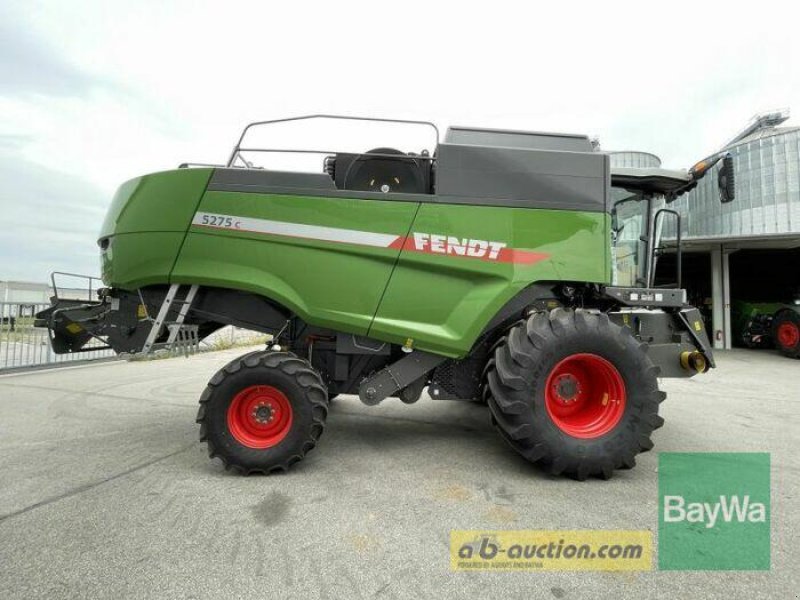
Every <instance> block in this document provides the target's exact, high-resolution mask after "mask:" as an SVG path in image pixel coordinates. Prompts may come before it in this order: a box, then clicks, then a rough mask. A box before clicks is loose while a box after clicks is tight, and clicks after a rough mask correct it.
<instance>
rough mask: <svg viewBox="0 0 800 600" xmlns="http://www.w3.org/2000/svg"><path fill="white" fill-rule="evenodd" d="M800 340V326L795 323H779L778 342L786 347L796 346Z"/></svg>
mask: <svg viewBox="0 0 800 600" xmlns="http://www.w3.org/2000/svg"><path fill="white" fill-rule="evenodd" d="M797 342H800V328H798V327H797V325H795V324H794V323H789V322H787V323H781V324H780V325H778V343H779V344H780V345H781V346H783V347H784V348H794V347H795V346H797Z"/></svg>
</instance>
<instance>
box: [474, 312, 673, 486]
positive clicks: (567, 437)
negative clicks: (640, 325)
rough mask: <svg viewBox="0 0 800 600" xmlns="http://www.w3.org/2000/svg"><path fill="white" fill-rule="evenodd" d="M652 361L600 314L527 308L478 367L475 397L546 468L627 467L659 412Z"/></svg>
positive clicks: (600, 472) (582, 475)
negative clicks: (481, 382) (482, 373)
mask: <svg viewBox="0 0 800 600" xmlns="http://www.w3.org/2000/svg"><path fill="white" fill-rule="evenodd" d="M658 372H659V371H658V367H656V366H655V365H653V362H652V361H651V360H650V358H649V357H648V355H647V352H646V350H645V348H644V344H643V343H642V342H641V341H639V340H637V339H636V338H635V337H634V336H633V334H632V333H631V331H630V329H628V328H627V327H621V326H619V325H616V324H614V323H612V322H611V321H610V320H609V318H608V316H607V315H605V314H602V313H591V312H588V311H577V312H575V311H571V310H564V309H556V310H554V311H552V312H550V313H549V314H546V313H536V314H534V315H532V316H530V317H529V318H528V320H527V321H524V322H520V323H518V324H517V325H515V326H514V327H512V328H511V330H510V331H509V332H508V335H507V336H506V337H505V341H504V342H503V343H501V344H500V345H499V346H498V347H497V349H496V350H495V352H494V357H493V359H492V360H490V361H489V364H488V365H487V376H486V382H487V383H486V389H485V397H486V399H487V401H488V404H489V410H490V411H491V413H492V421H493V422H494V424H495V427H496V428H497V430H498V431H499V432H500V434H501V435H502V436H503V438H504V439H505V440H506V441H507V442H508V443H509V445H510V446H511V447H512V448H513V449H514V450H516V451H517V452H518V453H520V454H521V455H522V456H524V457H525V458H527V459H528V460H530V461H531V462H540V463H542V464H544V465H546V466H547V467H548V468H549V470H550V472H551V473H553V474H554V475H558V474H560V473H566V474H568V475H571V476H573V477H575V478H576V479H579V480H583V479H586V478H587V477H589V476H593V475H594V476H598V477H603V478H606V479H607V478H609V477H611V475H612V473H613V472H614V470H615V469H624V468H630V467H633V466H634V465H635V464H636V459H635V457H636V455H637V454H639V453H640V452H644V451H646V450H649V449H650V448H652V447H653V442H652V441H651V439H650V437H651V435H652V433H653V431H654V430H655V429H658V428H659V427H661V425H662V424H663V423H664V420H663V419H662V418H661V417H659V416H658V406H659V403H660V402H661V401H662V400H663V399H664V398H665V397H666V394H664V393H663V392H660V391H659V389H658V380H657V378H656V377H657V375H658Z"/></svg>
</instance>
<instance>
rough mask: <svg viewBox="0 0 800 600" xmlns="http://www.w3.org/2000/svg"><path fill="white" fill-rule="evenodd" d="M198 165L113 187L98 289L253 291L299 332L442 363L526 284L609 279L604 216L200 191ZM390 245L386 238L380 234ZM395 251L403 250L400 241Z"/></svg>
mask: <svg viewBox="0 0 800 600" xmlns="http://www.w3.org/2000/svg"><path fill="white" fill-rule="evenodd" d="M211 173H212V170H211V169H181V170H178V171H167V172H163V173H155V174H152V175H147V176H144V177H140V178H137V179H134V180H132V181H129V182H127V183H125V184H124V185H123V186H122V187H121V188H120V190H119V191H118V192H117V195H116V196H115V198H114V201H113V203H112V206H111V208H110V210H109V214H108V217H107V218H106V222H105V223H104V225H103V230H102V233H101V237H106V236H111V244H110V245H109V247H108V249H107V250H105V251H104V261H103V262H104V265H103V275H104V281H105V282H106V284H107V285H112V286H115V287H122V288H125V289H134V288H136V287H140V286H143V285H149V284H155V283H185V284H200V285H208V286H216V287H222V288H231V289H237V290H245V291H250V292H253V293H256V294H260V295H263V296H266V297H268V298H270V299H272V300H274V301H275V302H278V303H280V304H282V305H284V306H286V307H287V308H288V309H290V310H292V311H293V312H294V313H296V314H297V315H298V316H299V317H300V318H302V319H303V320H304V321H306V322H308V323H309V324H312V325H315V326H319V327H326V328H331V329H335V330H337V331H343V332H349V333H355V334H359V335H369V336H371V337H374V338H377V339H381V340H385V341H389V342H393V343H399V344H404V343H406V341H407V340H409V339H411V340H413V345H414V347H415V348H418V349H421V350H426V351H430V352H436V353H439V354H443V355H446V356H451V357H460V356H464V355H465V354H467V353H468V352H469V350H470V348H471V347H472V345H473V343H474V342H475V340H476V338H477V337H478V335H479V334H480V332H481V330H482V329H483V328H484V327H485V326H486V325H487V324H488V323H489V321H491V319H492V318H493V317H494V316H495V315H496V314H497V312H498V311H499V310H500V308H501V307H502V306H503V305H504V304H505V303H506V302H508V301H509V300H510V299H512V298H513V297H514V296H515V295H516V294H517V293H519V292H520V291H521V290H523V289H524V288H525V287H527V286H529V285H531V284H532V283H535V282H537V281H576V282H596V283H608V282H609V281H610V268H611V265H610V262H609V261H610V259H609V248H608V246H609V240H610V234H609V226H610V223H609V217H608V215H606V214H605V213H598V212H579V211H568V210H563V211H562V210H549V209H548V210H545V209H523V208H503V207H489V206H471V205H456V204H445V203H441V202H436V201H432V200H435V198H431V197H428V198H426V200H427V201H426V202H422V203H417V202H413V201H412V202H408V201H392V200H389V199H354V198H343V197H314V196H301V195H289V194H268V193H251V192H225V191H208V192H205V193H204V190H205V188H206V186H207V183H208V180H209V178H210V176H211ZM195 212H203V213H212V214H221V215H233V216H236V217H242V218H255V219H264V220H269V221H271V222H276V221H277V222H284V223H292V224H304V225H312V226H318V227H326V228H337V229H340V230H355V231H358V232H370V233H377V234H384V235H388V236H396V237H397V238H398V239H401V240H402V239H405V238H406V237H407V236H410V235H411V234H412V232H424V233H426V234H429V235H437V236H453V237H456V238H459V239H467V238H468V239H477V240H494V241H497V242H502V243H505V244H507V246H508V247H509V248H513V249H515V250H527V251H533V252H537V253H545V254H547V255H548V256H547V257H546V258H544V259H543V260H540V261H538V262H535V263H533V264H522V263H514V262H498V261H493V260H482V259H473V258H465V257H463V256H453V255H450V254H430V253H425V252H418V251H414V250H408V249H404V250H402V251H401V250H400V246H398V245H391V246H388V245H387V246H386V247H378V246H375V245H359V244H358V243H348V242H344V243H343V242H341V241H336V242H328V241H322V240H319V239H308V238H302V237H287V236H286V235H273V234H267V233H263V232H261V233H257V232H251V231H236V230H231V229H212V228H203V227H197V226H192V225H191V222H192V219H193V217H194V215H195ZM390 239H391V238H390ZM401 245H402V244H401Z"/></svg>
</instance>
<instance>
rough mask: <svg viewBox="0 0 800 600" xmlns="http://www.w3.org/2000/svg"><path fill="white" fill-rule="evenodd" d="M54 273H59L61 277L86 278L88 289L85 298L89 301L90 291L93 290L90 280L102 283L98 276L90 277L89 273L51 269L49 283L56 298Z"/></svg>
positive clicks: (56, 289)
mask: <svg viewBox="0 0 800 600" xmlns="http://www.w3.org/2000/svg"><path fill="white" fill-rule="evenodd" d="M56 275H61V276H63V277H74V278H76V279H86V280H88V281H89V289H88V292H89V297H88V298H87V300H88V301H90V302H91V301H92V291H93V290H92V281H99V282H100V283H101V284H102V283H103V280H102V279H101V278H100V277H92V276H91V275H80V274H79V273H67V272H65V271H53V272H52V273H50V283H51V284H52V286H53V294H54V296H55V298H56V300H58V299H59V298H58V286H57V285H56ZM100 287H101V286H98V287H97V289H100ZM81 291H83V290H81Z"/></svg>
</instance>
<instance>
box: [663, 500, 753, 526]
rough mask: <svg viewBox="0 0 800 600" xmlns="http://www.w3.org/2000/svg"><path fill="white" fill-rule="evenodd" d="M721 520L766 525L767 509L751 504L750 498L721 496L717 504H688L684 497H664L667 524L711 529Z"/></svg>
mask: <svg viewBox="0 0 800 600" xmlns="http://www.w3.org/2000/svg"><path fill="white" fill-rule="evenodd" d="M720 518H721V519H722V521H723V522H725V523H732V522H738V523H745V522H749V523H764V522H765V521H766V520H767V508H766V506H764V503H763V502H751V501H750V496H744V497H740V496H720V497H719V502H715V503H710V502H688V503H687V502H686V499H685V498H684V497H683V496H664V522H665V523H679V522H681V521H687V522H689V523H704V524H705V526H706V528H707V529H710V528H712V527H714V526H715V525H716V524H717V521H718V519H720Z"/></svg>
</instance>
